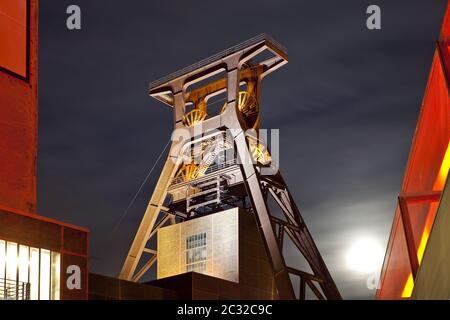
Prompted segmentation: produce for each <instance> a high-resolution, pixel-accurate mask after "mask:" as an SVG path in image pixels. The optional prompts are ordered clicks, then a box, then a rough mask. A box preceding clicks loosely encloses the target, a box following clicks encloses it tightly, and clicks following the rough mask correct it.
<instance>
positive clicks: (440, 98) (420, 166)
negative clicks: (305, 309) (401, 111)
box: [376, 6, 450, 299]
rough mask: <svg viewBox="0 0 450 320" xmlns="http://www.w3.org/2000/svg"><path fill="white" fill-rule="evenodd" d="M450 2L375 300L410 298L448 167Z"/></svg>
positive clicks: (449, 153) (449, 152)
mask: <svg viewBox="0 0 450 320" xmlns="http://www.w3.org/2000/svg"><path fill="white" fill-rule="evenodd" d="M449 79H450V6H448V7H447V10H446V14H445V17H444V22H443V25H442V29H441V34H440V36H439V40H438V42H437V45H436V49H435V53H434V57H433V62H432V66H431V71H430V75H429V78H428V83H427V87H426V91H425V95H424V98H423V102H422V106H421V111H420V115H419V119H418V122H417V127H416V131H415V134H414V139H413V142H412V146H411V150H410V154H409V159H408V163H407V167H406V171H405V176H404V179H403V183H402V187H401V190H400V194H399V197H398V205H397V210H396V213H395V216H394V222H393V225H392V230H391V234H390V238H389V243H388V248H387V252H386V257H385V261H384V264H383V269H382V272H381V278H380V286H379V289H378V290H377V294H376V296H377V298H378V299H401V298H403V299H404V298H409V297H411V295H412V292H413V290H414V280H415V278H416V275H417V272H418V270H419V268H420V265H421V262H422V258H423V256H424V252H425V249H426V246H427V242H428V239H429V236H430V232H431V229H432V226H433V222H434V219H435V215H436V212H437V210H438V207H439V204H440V202H441V196H442V192H443V189H444V187H445V184H446V180H447V175H448V172H449V167H450V144H449V141H450V98H449Z"/></svg>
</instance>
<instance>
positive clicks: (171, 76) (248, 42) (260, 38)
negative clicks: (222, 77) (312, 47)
mask: <svg viewBox="0 0 450 320" xmlns="http://www.w3.org/2000/svg"><path fill="white" fill-rule="evenodd" d="M263 40H265V41H267V42H270V43H271V44H272V45H273V46H275V47H276V48H278V49H279V50H280V51H281V52H283V53H284V54H286V55H287V49H286V47H285V46H283V45H282V44H280V43H279V42H278V41H276V40H275V39H273V38H272V37H271V36H269V35H268V34H265V33H262V34H260V35H257V36H256V37H253V38H251V39H248V40H246V41H244V42H242V43H239V44H237V45H235V46H233V47H231V48H228V49H226V50H224V51H221V52H219V53H216V54H215V55H212V56H210V57H208V58H206V59H203V60H201V61H199V62H197V63H194V64H192V65H190V66H187V67H186V68H184V69H181V70H178V71H176V72H173V73H171V74H169V75H167V76H165V77H162V78H160V79H158V80H155V81H153V82H150V86H149V87H150V90H151V89H153V88H156V87H158V86H160V85H162V84H164V83H167V82H169V81H171V80H174V79H176V78H178V77H181V76H183V75H185V74H187V73H189V72H191V71H194V70H196V69H199V68H201V67H204V66H206V65H208V64H210V63H213V62H215V61H217V60H220V59H222V58H224V57H226V56H228V55H230V54H233V53H235V52H238V51H239V50H242V49H245V48H247V47H250V46H252V45H254V44H257V43H258V42H260V41H263Z"/></svg>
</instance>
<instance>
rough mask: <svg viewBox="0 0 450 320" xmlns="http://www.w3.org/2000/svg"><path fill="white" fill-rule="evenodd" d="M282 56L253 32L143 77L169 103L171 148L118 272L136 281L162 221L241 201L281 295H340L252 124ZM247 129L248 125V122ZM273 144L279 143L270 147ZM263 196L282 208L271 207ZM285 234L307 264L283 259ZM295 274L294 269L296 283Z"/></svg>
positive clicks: (153, 255)
mask: <svg viewBox="0 0 450 320" xmlns="http://www.w3.org/2000/svg"><path fill="white" fill-rule="evenodd" d="M287 61H288V56H287V50H286V48H284V47H283V46H282V45H281V44H279V43H278V42H276V41H275V40H274V39H272V38H271V37H269V36H267V35H264V34H262V35H260V36H257V37H255V38H252V39H250V40H248V41H246V42H244V43H241V44H239V45H237V46H234V47H232V48H229V49H227V50H225V51H222V52H220V53H218V54H216V55H214V56H212V57H210V58H207V59H205V60H202V61H200V62H198V63H196V64H194V65H191V66H189V67H187V68H185V69H182V70H180V71H177V72H175V73H173V74H170V75H168V76H166V77H164V78H161V79H159V80H157V81H155V82H152V83H151V84H150V90H149V94H150V96H152V97H154V98H155V99H157V100H159V101H161V102H163V103H165V104H166V105H168V106H170V107H171V108H172V109H173V115H174V117H173V124H174V129H175V130H174V133H175V134H176V133H177V131H180V132H182V134H181V136H177V138H176V139H173V142H172V145H171V148H170V152H169V156H168V158H167V160H166V163H165V165H164V167H163V169H162V173H161V176H160V178H159V180H158V182H157V185H156V187H155V190H154V192H153V195H152V196H151V198H150V201H149V203H148V206H147V209H146V212H145V213H144V216H143V218H142V221H141V224H140V226H139V229H138V231H137V233H136V236H135V238H134V241H133V243H132V245H131V248H130V250H129V253H128V255H127V257H126V260H125V262H124V264H123V267H122V270H121V273H120V278H121V279H125V280H131V281H135V282H137V281H139V280H140V279H141V278H142V277H143V276H144V275H145V274H146V273H148V272H149V270H150V268H151V267H152V266H153V265H154V264H155V263H156V261H157V250H155V249H154V248H151V246H152V245H154V244H155V241H154V237H155V236H156V234H157V231H158V229H159V228H161V227H163V226H165V225H167V224H175V223H178V222H180V221H186V220H189V219H195V218H196V217H199V216H203V215H206V214H213V213H215V212H218V211H223V210H226V209H227V208H233V207H240V208H242V209H245V210H247V211H248V212H249V213H250V214H252V215H254V217H255V218H256V223H257V226H258V230H259V233H260V235H261V238H262V239H263V242H264V247H265V249H266V252H267V254H268V257H269V260H270V263H271V266H272V270H273V274H274V279H275V285H276V289H277V296H278V297H279V298H280V299H295V298H299V299H305V290H306V288H309V290H310V291H311V292H312V293H313V294H314V295H315V296H316V297H317V298H318V299H340V298H341V296H340V293H339V291H338V289H337V287H336V285H335V283H334V281H333V279H332V277H331V275H330V273H329V271H328V269H327V267H326V265H325V263H324V260H323V259H322V257H321V255H320V253H319V251H318V249H317V247H316V245H315V243H314V241H313V239H312V237H311V234H310V233H309V231H308V228H307V227H306V225H305V222H304V220H303V219H302V217H301V215H300V212H299V210H298V208H297V206H296V204H295V202H294V199H293V196H292V194H291V193H290V192H289V189H288V188H287V186H286V183H285V181H284V179H283V177H282V175H281V173H280V172H279V170H278V167H277V165H278V164H277V157H276V156H275V155H274V154H275V153H276V152H274V150H272V154H271V153H270V152H269V149H268V148H267V145H266V144H265V143H264V142H263V141H262V140H263V139H262V137H261V136H260V135H259V133H258V129H259V123H260V109H259V106H260V92H261V81H262V79H263V78H264V77H265V76H267V75H269V74H270V73H271V72H273V71H275V70H276V69H278V68H279V67H281V66H283V65H284V64H286V63H287ZM249 129H252V130H253V131H252V133H251V134H248V130H249ZM275 151H276V150H275ZM269 198H272V200H271V201H273V202H274V203H276V204H277V205H278V209H279V211H280V212H281V215H279V216H276V215H275V214H273V212H272V209H271V208H269V205H268V203H269ZM286 236H287V237H288V238H289V239H290V241H291V242H292V243H293V245H294V247H295V248H296V249H297V250H298V254H299V256H303V257H304V259H305V260H306V261H307V263H308V265H309V269H310V270H311V271H304V270H299V269H295V268H293V267H290V266H288V265H287V264H286V262H285V259H284V256H283V245H284V242H285V241H284V240H285V239H286ZM291 276H292V277H296V276H297V277H299V279H300V281H299V283H300V288H299V289H294V287H293V281H292V279H291Z"/></svg>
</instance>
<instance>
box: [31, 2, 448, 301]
mask: <svg viewBox="0 0 450 320" xmlns="http://www.w3.org/2000/svg"><path fill="white" fill-rule="evenodd" d="M319 3H320V4H319ZM70 4H77V5H79V6H80V7H81V10H82V29H81V30H79V31H69V30H68V29H67V28H66V25H65V22H66V17H67V14H66V8H67V6H68V5H70ZM370 4H377V5H379V6H380V7H381V15H382V29H381V30H377V31H369V30H368V29H367V28H366V25H365V22H366V17H367V15H366V13H365V12H366V8H367V6H368V5H370ZM445 5H446V1H429V0H423V1H406V0H402V1H400V0H396V1H392V0H390V1H376V2H372V1H371V2H369V1H363V0H354V1H350V0H345V1H335V0H327V1H325V0H323V1H319V2H318V1H299V0H296V1H267V0H258V1H242V0H240V1H235V0H227V1H221V2H219V1H198V0H190V1H185V0H184V1H171V0H169V1H166V0H165V1H148V0H142V1H137V0H133V1H111V0H95V1H92V0H70V1H66V0H59V1H52V0H41V1H40V26H39V28H40V31H39V37H40V39H39V40H40V47H39V55H40V56H39V81H40V82H39V151H38V211H39V213H41V214H43V215H45V216H48V217H52V218H56V219H59V220H62V221H65V222H69V223H73V224H77V225H80V226H84V227H87V228H89V229H90V231H91V235H90V239H91V241H90V244H91V248H90V250H91V257H90V270H91V271H92V272H96V273H101V274H106V275H110V276H116V275H117V274H118V272H119V271H120V268H121V265H122V263H123V261H124V258H125V256H126V254H127V251H128V249H129V247H130V245H131V241H132V239H133V237H134V234H135V232H136V230H137V227H138V225H139V222H140V219H141V217H142V214H143V212H144V211H145V207H146V205H147V202H148V199H149V197H150V195H151V192H152V190H153V187H154V185H155V183H156V179H157V178H158V176H159V172H160V169H161V166H162V163H163V161H161V162H160V163H159V165H158V166H157V167H156V169H155V171H154V173H153V174H152V176H151V178H150V180H149V181H148V183H147V184H146V185H145V187H144V189H143V191H142V192H141V194H140V196H139V197H138V198H137V200H136V202H135V204H134V205H133V206H132V207H131V209H130V211H129V213H128V214H127V215H126V217H125V218H124V219H123V221H122V223H121V224H120V225H119V226H118V227H117V229H116V230H114V226H115V225H116V223H117V222H118V220H119V219H120V217H121V216H122V214H123V213H124V210H125V209H126V207H127V205H128V203H129V202H130V200H131V199H132V197H133V196H134V194H135V192H136V191H137V189H138V188H139V185H140V183H141V182H142V180H143V179H144V178H145V176H146V175H147V172H148V170H149V169H150V168H151V166H152V165H153V163H154V162H155V160H156V158H157V157H158V155H159V153H160V152H161V151H162V149H163V148H164V146H165V145H166V143H167V141H168V139H169V137H170V134H171V129H172V112H171V109H170V108H168V107H167V106H165V105H163V104H162V103H160V102H158V101H156V100H154V99H152V98H150V97H148V95H147V89H148V83H149V82H150V81H152V80H155V79H157V78H159V77H161V76H164V75H166V74H169V73H171V72H173V71H176V70H178V69H180V68H182V67H185V66H187V65H190V64H192V63H194V62H197V61H199V60H201V59H203V58H206V57H208V56H210V55H212V54H214V53H216V52H219V51H221V50H223V49H226V48H228V47H230V46H232V45H235V44H237V43H239V42H242V41H244V40H246V39H248V38H251V37H253V36H255V35H257V34H260V33H263V32H267V33H268V34H270V35H271V36H273V37H274V38H275V39H277V40H278V41H279V42H281V43H282V44H284V45H285V46H286V47H287V48H288V53H289V63H288V64H287V65H286V66H284V67H283V68H281V69H279V70H277V71H276V72H274V73H273V74H271V75H270V76H269V77H267V78H266V79H265V80H264V81H263V85H262V91H263V93H262V96H261V113H262V127H263V128H279V129H280V140H281V142H280V149H281V150H280V151H281V155H280V161H281V166H280V167H281V170H282V172H283V175H284V178H285V179H286V180H287V183H288V186H289V187H290V190H291V192H292V193H293V195H294V197H295V199H296V202H297V205H298V206H299V208H300V210H301V212H302V215H303V217H304V219H305V220H306V222H307V224H308V227H309V229H310V231H311V233H312V235H313V237H314V239H315V241H316V244H317V246H318V247H319V249H320V251H321V253H322V255H323V257H324V259H325V262H326V263H327V265H328V267H329V269H330V272H331V274H332V275H333V277H334V279H335V281H336V283H337V285H338V287H339V289H340V291H341V293H342V295H343V297H344V298H347V299H348V298H358V299H371V298H373V296H374V294H375V291H374V290H369V289H368V288H367V286H366V280H367V278H368V275H367V274H358V273H355V272H354V271H352V270H351V269H349V267H348V265H347V263H346V261H345V254H346V250H348V248H349V246H350V245H351V244H352V241H354V240H355V239H357V238H359V237H366V236H367V237H371V238H373V239H376V240H377V241H378V242H379V244H380V245H381V246H382V247H383V249H384V248H385V246H386V244H387V240H388V236H389V231H390V227H391V222H392V218H393V215H394V209H395V206H396V197H397V194H398V191H399V189H400V184H401V181H402V178H403V172H404V168H405V164H406V161H407V157H408V151H409V147H410V143H411V139H412V135H413V133H414V128H415V125H416V120H417V117H418V113H419V108H420V104H421V101H422V97H423V93H424V90H425V86H426V81H427V76H428V72H429V69H430V66H431V61H432V57H433V52H434V46H435V41H436V40H437V37H438V34H439V29H440V25H441V22H442V18H443V14H444V10H445ZM287 255H289V253H287ZM288 258H289V257H288ZM381 264H382V261H381V260H380V261H379V265H378V266H377V270H379V269H380V268H381ZM377 272H378V271H377Z"/></svg>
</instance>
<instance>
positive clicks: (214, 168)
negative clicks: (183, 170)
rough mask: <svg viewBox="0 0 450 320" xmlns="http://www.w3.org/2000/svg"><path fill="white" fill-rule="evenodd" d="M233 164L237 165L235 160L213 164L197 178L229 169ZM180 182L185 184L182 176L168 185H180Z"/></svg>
mask: <svg viewBox="0 0 450 320" xmlns="http://www.w3.org/2000/svg"><path fill="white" fill-rule="evenodd" d="M235 164H237V162H236V159H231V160H228V161H226V162H222V163H218V164H214V165H212V166H209V167H208V169H206V171H205V173H204V174H203V176H201V177H198V178H203V177H204V176H206V175H207V174H209V173H213V172H216V171H219V170H221V169H225V168H228V167H231V166H233V165H235ZM198 178H197V179H198ZM197 179H193V180H192V181H194V180H197ZM182 182H185V181H184V178H183V177H182V176H179V177H175V178H173V179H172V182H171V184H170V185H171V186H173V185H176V184H179V183H182Z"/></svg>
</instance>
